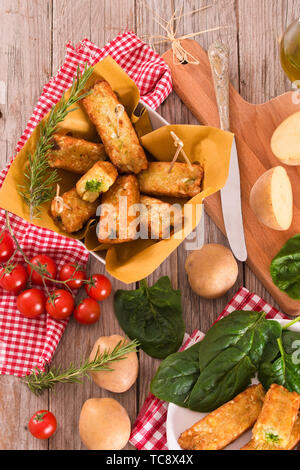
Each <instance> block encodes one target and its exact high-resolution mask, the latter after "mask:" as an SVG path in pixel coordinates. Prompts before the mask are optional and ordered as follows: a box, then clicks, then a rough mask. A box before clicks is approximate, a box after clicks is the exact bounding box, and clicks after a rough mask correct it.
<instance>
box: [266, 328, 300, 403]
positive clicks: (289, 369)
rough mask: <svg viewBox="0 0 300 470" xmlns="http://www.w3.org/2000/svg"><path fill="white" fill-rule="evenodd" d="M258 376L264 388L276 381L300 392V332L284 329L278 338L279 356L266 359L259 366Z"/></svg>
mask: <svg viewBox="0 0 300 470" xmlns="http://www.w3.org/2000/svg"><path fill="white" fill-rule="evenodd" d="M258 378H259V380H260V382H261V383H262V384H263V386H264V388H265V389H266V390H268V388H269V387H270V386H271V385H272V384H273V383H276V384H278V385H282V386H284V387H285V388H287V389H288V390H290V391H291V392H297V393H299V394H300V334H299V333H297V332H295V331H283V332H282V339H279V340H278V357H277V358H276V359H275V360H274V361H265V362H262V364H261V365H260V367H259V371H258Z"/></svg>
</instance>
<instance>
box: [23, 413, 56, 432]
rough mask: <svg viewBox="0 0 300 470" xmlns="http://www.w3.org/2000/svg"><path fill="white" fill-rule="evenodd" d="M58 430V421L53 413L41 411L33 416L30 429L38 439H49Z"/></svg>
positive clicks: (29, 424)
mask: <svg viewBox="0 0 300 470" xmlns="http://www.w3.org/2000/svg"><path fill="white" fill-rule="evenodd" d="M56 428H57V421H56V418H55V416H54V414H53V413H51V411H47V410H40V411H37V412H36V413H34V415H33V416H31V418H30V420H29V423H28V429H29V431H30V432H31V434H32V435H33V436H34V437H36V438H37V439H49V437H51V436H52V435H53V434H54V433H55V431H56Z"/></svg>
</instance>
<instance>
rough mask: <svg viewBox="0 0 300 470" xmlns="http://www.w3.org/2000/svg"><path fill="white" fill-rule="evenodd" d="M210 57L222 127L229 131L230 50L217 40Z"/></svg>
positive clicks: (212, 46) (210, 50) (209, 52)
mask: <svg viewBox="0 0 300 470" xmlns="http://www.w3.org/2000/svg"><path fill="white" fill-rule="evenodd" d="M208 58H209V62H210V66H211V71H212V76H213V81H214V86H215V93H216V98H217V105H218V111H219V116H220V127H221V129H223V130H224V131H229V129H230V118H229V50H228V48H227V46H225V45H224V44H222V43H221V42H215V43H214V44H212V45H211V46H210V47H209V49H208Z"/></svg>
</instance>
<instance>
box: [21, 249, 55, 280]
mask: <svg viewBox="0 0 300 470" xmlns="http://www.w3.org/2000/svg"><path fill="white" fill-rule="evenodd" d="M30 262H31V263H32V264H35V265H36V266H38V267H40V268H41V269H42V270H43V272H44V274H45V276H48V277H51V278H52V279H55V278H56V271H57V268H56V264H55V262H54V261H53V259H52V258H50V256H47V255H37V256H35V257H34V258H32V259H31V260H30ZM27 272H28V274H29V275H30V273H31V272H32V274H31V280H32V283H33V284H37V285H38V286H43V285H44V283H43V279H42V276H40V274H38V272H37V271H34V269H32V268H31V266H30V265H29V264H28V265H27ZM45 282H46V284H47V285H49V284H51V281H45Z"/></svg>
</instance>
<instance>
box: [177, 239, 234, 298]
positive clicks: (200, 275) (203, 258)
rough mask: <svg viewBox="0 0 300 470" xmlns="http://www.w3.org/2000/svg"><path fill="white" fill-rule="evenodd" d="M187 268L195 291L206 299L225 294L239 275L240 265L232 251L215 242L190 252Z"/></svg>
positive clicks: (186, 263)
mask: <svg viewBox="0 0 300 470" xmlns="http://www.w3.org/2000/svg"><path fill="white" fill-rule="evenodd" d="M185 270H186V272H187V275H188V279H189V283H190V286H191V288H192V289H193V291H194V292H196V294H198V295H200V297H204V298H206V299H216V298H218V297H221V296H222V295H224V294H225V292H227V291H228V290H229V289H230V288H231V287H232V286H233V284H234V283H235V281H236V279H237V276H238V265H237V262H236V260H235V258H234V257H233V255H232V253H231V251H230V250H229V249H228V248H226V247H225V246H222V245H217V244H215V243H211V244H209V245H204V246H203V247H202V248H200V249H199V250H196V251H193V252H192V253H191V254H189V255H188V257H187V259H186V261H185Z"/></svg>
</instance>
